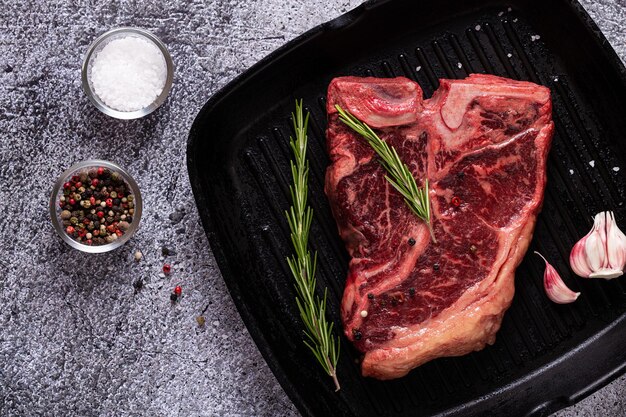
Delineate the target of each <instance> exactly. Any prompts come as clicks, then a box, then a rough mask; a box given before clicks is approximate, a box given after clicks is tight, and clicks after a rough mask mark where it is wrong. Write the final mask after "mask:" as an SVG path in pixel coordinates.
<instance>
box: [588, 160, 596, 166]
mask: <svg viewBox="0 0 626 417" xmlns="http://www.w3.org/2000/svg"><path fill="white" fill-rule="evenodd" d="M589 165H591V168H593V167H595V166H596V161H594V160H593V159H592V160H591V161H589Z"/></svg>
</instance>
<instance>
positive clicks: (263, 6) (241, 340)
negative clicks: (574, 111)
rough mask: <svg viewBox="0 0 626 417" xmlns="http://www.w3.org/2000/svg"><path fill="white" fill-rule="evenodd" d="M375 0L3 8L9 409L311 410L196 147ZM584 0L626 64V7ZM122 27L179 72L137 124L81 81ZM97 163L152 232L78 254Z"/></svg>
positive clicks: (606, 408)
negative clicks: (262, 312)
mask: <svg viewBox="0 0 626 417" xmlns="http://www.w3.org/2000/svg"><path fill="white" fill-rule="evenodd" d="M359 3H360V1H359V0H346V1H342V2H326V1H323V0H313V1H310V2H306V3H303V2H299V1H298V2H297V1H294V0H290V1H287V2H284V1H278V0H266V1H263V2H247V1H244V0H232V1H229V2H205V1H198V0H191V1H189V2H186V3H181V4H173V3H170V2H160V1H156V0H147V1H146V2H145V3H142V4H140V3H132V2H131V3H117V2H97V3H96V4H95V5H92V6H85V7H79V6H77V5H76V4H75V2H65V3H64V4H59V3H58V2H52V1H49V0H44V1H41V2H36V3H32V4H30V5H29V4H28V3H21V2H8V1H5V2H0V16H3V17H1V18H0V23H2V24H0V85H1V86H2V87H0V132H2V138H1V139H0V185H1V186H0V201H2V205H3V208H4V210H3V213H4V215H3V216H2V218H1V219H0V231H1V233H2V240H1V246H0V249H1V253H3V257H2V258H1V259H0V268H1V270H2V272H1V273H0V302H1V304H2V306H3V307H2V309H1V310H0V329H1V330H0V415H2V416H3V415H7V416H8V415H40V414H45V415H64V416H86V415H154V416H161V415H162V416H166V415H167V416H178V415H180V416H191V415H211V416H213V415H215V416H222V415H224V416H227V415H233V416H235V415H236V416H295V415H297V412H296V410H295V408H294V406H293V405H292V404H291V402H290V400H289V399H288V398H287V397H286V395H285V393H284V392H283V390H282V389H281V388H280V386H279V385H278V383H277V382H276V380H275V378H274V376H273V375H272V373H271V372H270V371H269V369H268V368H267V366H266V364H265V362H264V361H263V358H262V357H261V355H260V354H259V352H258V350H257V348H256V346H255V345H254V343H253V342H252V340H251V338H250V336H249V335H248V333H247V331H246V330H245V327H244V325H243V322H242V321H241V318H240V317H239V314H238V313H237V311H236V309H235V307H234V305H233V303H232V301H231V299H230V295H229V294H228V292H227V290H226V287H225V284H224V282H223V280H222V278H221V276H220V273H219V270H218V268H217V266H216V264H215V260H214V259H213V257H212V255H211V252H210V249H209V246H208V243H207V240H206V237H205V235H204V231H203V229H202V226H201V224H200V220H199V217H198V213H197V211H196V208H195V205H194V201H193V196H192V194H191V188H190V185H189V181H188V177H187V167H186V163H185V146H186V141H187V134H188V132H189V128H190V127H191V123H192V121H193V119H194V117H195V115H196V114H197V112H198V111H199V110H200V108H201V107H202V105H203V104H204V103H205V101H206V100H207V99H208V98H209V97H210V96H211V95H212V94H213V93H215V92H216V91H217V90H218V89H219V88H220V87H222V86H224V85H225V84H226V83H227V82H228V81H230V80H231V79H233V78H234V77H235V76H236V75H237V74H239V73H241V72H242V71H244V70H245V69H246V68H248V67H249V66H251V65H252V64H254V63H255V62H256V61H258V60H259V59H260V58H262V57H263V56H265V55H267V54H268V53H269V52H271V51H272V50H274V49H276V48H277V47H279V46H280V45H282V44H284V43H285V42H287V41H288V40H290V39H292V38H294V37H295V36H297V35H299V34H301V33H303V32H304V31H306V30H307V29H309V28H311V27H313V26H315V25H317V24H319V23H322V22H324V21H327V20H329V19H332V18H334V17H336V16H339V15H340V14H342V13H344V12H346V11H348V10H349V9H351V8H353V7H355V6H357V5H358V4H359ZM583 4H584V6H585V7H586V9H587V10H588V11H589V12H590V14H591V15H592V17H593V18H594V19H595V20H596V22H597V23H598V24H599V26H600V27H601V29H602V30H603V31H604V33H605V34H606V35H607V37H608V39H609V40H610V41H611V43H612V46H613V47H614V48H615V49H616V51H617V52H618V54H619V55H620V57H621V58H622V59H626V6H623V5H621V6H620V5H618V2H617V1H614V0H599V1H590V0H585V1H583ZM120 26H134V27H139V28H143V29H146V30H148V31H150V32H151V33H153V34H154V35H156V36H157V37H159V38H160V39H161V40H162V41H163V43H164V44H165V45H166V47H167V48H168V50H169V52H170V54H171V56H172V59H173V62H174V67H175V76H174V81H173V85H172V89H171V91H170V92H169V95H168V97H167V99H166V100H165V102H164V103H163V104H162V105H161V106H160V107H159V108H158V109H157V110H155V111H154V112H152V113H151V114H149V115H148V116H145V117H143V118H139V119H135V120H118V119H115V118H112V117H109V116H107V115H105V114H103V113H101V112H100V111H98V109H96V108H95V107H94V106H93V105H92V104H91V102H90V101H89V99H88V98H87V96H86V95H85V93H84V91H83V90H82V88H81V72H80V69H81V64H82V60H83V58H84V55H85V53H86V51H87V48H88V46H89V45H90V44H91V43H92V42H93V41H94V40H95V39H96V38H97V37H98V36H99V35H100V34H102V33H104V32H106V31H108V30H110V29H113V28H116V27H120ZM159 88H162V87H161V85H160V84H159V86H157V87H156V90H158V89H159ZM156 90H155V91H156ZM103 94H104V93H103ZM155 94H158V92H155ZM141 105H143V104H142V103H140V104H138V105H137V106H141ZM88 159H102V160H106V161H111V162H114V163H116V164H119V165H120V166H122V167H124V168H125V169H126V170H127V171H128V172H129V173H130V174H131V175H132V177H133V178H134V179H135V181H136V182H137V184H138V186H139V189H140V190H141V195H142V198H143V215H142V218H141V223H140V226H139V228H138V230H137V231H136V232H135V233H134V235H133V236H132V238H131V239H130V240H129V241H128V242H126V243H125V244H124V245H123V246H121V247H119V248H117V249H115V250H113V251H111V252H107V253H99V254H93V253H84V252H80V251H78V250H75V249H73V248H71V247H70V246H69V245H67V244H66V243H65V242H64V241H63V240H61V238H60V237H59V236H58V235H57V233H56V232H55V230H54V228H53V226H52V224H51V220H50V215H49V210H48V203H49V198H50V193H51V191H52V187H53V185H54V182H55V180H56V179H57V178H58V177H59V176H60V175H61V174H62V172H63V171H64V170H65V169H66V168H68V167H70V166H72V165H74V164H75V163H77V162H80V161H84V160H88ZM94 178H96V177H94ZM94 178H90V179H91V181H92V182H93V179H94ZM79 179H80V178H79ZM81 182H82V181H81ZM75 185H76V184H74V186H75ZM98 186H99V184H98V182H96V183H95V185H94V187H98ZM70 187H71V185H70ZM79 188H80V187H79ZM124 192H126V190H124ZM87 197H88V199H87V200H86V201H88V202H89V205H90V206H91V205H92V204H95V201H96V200H97V199H96V198H95V197H94V201H93V202H92V201H91V200H90V199H89V197H91V196H87ZM81 198H82V197H81ZM75 203H76V202H75ZM101 203H102V201H100V204H101ZM104 203H105V206H106V204H107V203H106V199H105V200H104ZM127 203H128V199H127V201H123V202H122V201H121V199H120V204H127ZM67 204H69V201H67ZM67 204H66V203H65V201H63V207H64V208H65V207H66V206H67ZM86 204H87V203H83V204H82V207H83V208H84V206H85V205H86ZM111 204H114V202H112V203H111ZM71 207H73V206H71V205H70V208H71ZM122 208H123V207H122ZM123 210H127V212H126V213H124V211H123ZM123 210H122V212H121V213H120V214H119V216H120V219H119V221H125V220H127V217H125V218H124V219H122V218H121V216H122V215H125V216H130V217H131V218H132V215H133V214H132V213H129V212H128V210H129V207H126V208H123ZM68 211H69V214H70V216H69V217H68V218H67V219H66V218H65V217H67V216H68V213H62V214H61V217H62V218H61V221H65V220H66V221H69V222H70V224H69V225H67V226H66V228H67V227H70V226H71V227H74V225H73V224H72V212H71V210H68ZM101 211H102V213H103V214H102V217H103V218H104V219H105V222H106V221H107V217H112V218H113V220H115V216H116V215H117V214H116V213H113V214H111V213H109V211H105V210H104V207H103V210H101ZM96 216H97V214H96ZM109 220H111V219H109ZM76 221H77V222H78V219H76ZM90 221H91V220H90ZM83 222H84V220H83ZM123 226H125V225H123ZM94 229H95V228H94ZM105 229H106V225H105ZM111 230H113V229H111ZM70 231H71V232H72V233H74V232H76V230H70ZM122 232H123V231H119V232H118V235H121V234H122ZM76 233H78V232H76ZM87 233H90V236H87ZM112 233H115V231H113V232H112ZM77 236H78V238H80V239H81V240H85V241H86V240H88V239H92V242H93V238H94V237H93V232H92V231H88V232H85V234H84V236H79V235H78V234H77ZM112 239H113V238H112ZM625 392H626V377H622V378H619V379H617V380H616V381H615V382H613V383H612V384H610V385H609V386H607V387H605V388H603V389H601V390H600V391H598V392H597V393H595V394H593V395H592V396H590V397H589V398H587V399H585V400H583V401H582V402H581V403H579V404H577V405H575V406H573V407H570V408H569V409H565V410H563V411H561V412H559V413H557V414H556V415H558V416H574V415H588V416H596V415H603V416H617V415H624V414H626V395H624V394H625Z"/></svg>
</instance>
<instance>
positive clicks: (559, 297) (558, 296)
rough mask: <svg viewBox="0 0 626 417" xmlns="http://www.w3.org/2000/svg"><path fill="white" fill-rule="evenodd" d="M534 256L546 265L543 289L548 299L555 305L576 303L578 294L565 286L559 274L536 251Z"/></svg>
mask: <svg viewBox="0 0 626 417" xmlns="http://www.w3.org/2000/svg"><path fill="white" fill-rule="evenodd" d="M535 254H537V255H539V256H540V257H541V259H543V261H544V262H545V263H546V270H545V271H544V273H543V288H544V289H545V290H546V295H547V296H548V298H549V299H550V300H552V301H553V302H555V303H557V304H569V303H573V302H574V301H576V300H577V299H578V296H579V295H580V293H579V292H574V291H572V290H570V289H569V288H568V287H567V285H565V283H564V282H563V280H562V279H561V276H560V275H559V273H558V272H556V269H554V267H553V266H552V265H550V263H549V262H548V261H547V260H546V258H544V257H543V255H542V254H540V253H539V252H537V251H535Z"/></svg>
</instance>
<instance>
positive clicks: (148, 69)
mask: <svg viewBox="0 0 626 417" xmlns="http://www.w3.org/2000/svg"><path fill="white" fill-rule="evenodd" d="M166 78H167V64H166V63H165V57H164V56H163V53H162V52H161V51H160V50H159V48H158V47H157V46H156V45H154V44H153V43H151V42H149V41H147V40H145V39H143V38H138V37H136V36H127V37H123V38H117V39H113V40H112V41H110V42H109V43H108V44H106V45H105V46H104V48H102V50H101V51H100V52H98V53H97V54H96V55H95V57H94V59H93V65H92V66H91V83H92V86H93V90H94V93H95V94H96V95H97V96H98V97H99V98H100V100H102V101H103V102H104V103H105V104H106V105H107V106H109V107H111V108H113V109H115V110H119V111H135V110H140V109H142V108H144V107H147V106H149V105H150V104H152V103H153V102H154V101H155V100H156V98H157V97H158V96H159V95H160V94H161V92H162V91H163V88H164V87H165V81H166Z"/></svg>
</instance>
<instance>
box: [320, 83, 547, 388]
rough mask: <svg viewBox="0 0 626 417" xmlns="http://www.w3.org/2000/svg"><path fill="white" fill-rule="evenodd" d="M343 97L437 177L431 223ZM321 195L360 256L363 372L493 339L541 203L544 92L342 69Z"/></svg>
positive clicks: (386, 372)
mask: <svg viewBox="0 0 626 417" xmlns="http://www.w3.org/2000/svg"><path fill="white" fill-rule="evenodd" d="M335 104H339V105H340V106H342V107H343V108H344V109H346V110H348V111H350V112H351V113H352V114H354V115H355V116H356V117H358V118H359V119H360V120H362V121H364V122H366V123H368V124H369V125H370V126H371V127H373V128H374V129H375V130H376V131H377V133H378V134H379V135H380V137H381V138H382V139H383V140H385V141H387V142H388V143H389V144H390V145H392V146H393V147H395V149H396V150H397V151H398V154H399V155H400V158H401V159H402V160H403V161H404V162H405V163H407V164H408V165H409V167H410V169H411V170H412V172H413V174H414V176H415V178H416V179H418V185H420V186H421V184H420V182H421V181H422V179H423V178H425V177H427V178H428V179H429V181H430V200H431V204H432V222H433V227H434V232H435V237H436V239H437V243H433V242H432V241H431V240H430V238H429V233H428V229H427V227H426V225H425V223H424V222H423V221H421V220H420V219H419V218H417V217H416V216H415V215H414V214H413V213H412V212H411V211H410V209H409V208H408V207H407V206H406V204H405V203H404V201H403V199H402V197H401V196H400V194H399V193H398V192H397V191H396V190H395V189H393V188H392V187H391V185H390V184H389V183H388V182H387V181H386V180H385V178H384V176H385V172H384V170H383V168H382V167H381V165H380V164H379V162H378V160H377V158H376V157H375V155H374V152H373V151H372V149H371V148H370V147H369V146H368V144H367V143H366V142H365V140H364V139H363V138H361V137H359V136H358V135H356V134H355V133H354V132H352V131H351V130H350V129H349V128H347V127H346V126H345V125H344V124H343V123H342V122H340V121H339V120H338V116H337V111H336V110H335ZM327 111H328V115H329V125H328V131H327V137H328V150H329V154H330V159H331V165H330V166H329V167H328V170H327V172H326V194H327V195H328V198H329V200H330V203H331V207H332V210H333V215H334V217H335V220H336V222H337V226H338V228H339V233H340V235H341V238H342V239H343V240H344V242H345V244H346V247H347V250H348V252H349V254H350V256H351V257H352V259H351V261H350V267H349V273H348V278H347V281H346V287H345V291H344V295H343V301H342V320H343V323H344V330H345V333H346V336H347V337H348V338H349V339H350V340H351V341H352V342H353V343H354V344H355V346H356V347H357V348H358V349H359V350H360V351H362V352H363V353H364V354H365V355H364V357H363V362H362V372H363V375H365V376H372V377H375V378H379V379H391V378H397V377H401V376H403V375H406V374H407V373H408V372H409V371H410V370H411V369H413V368H415V367H417V366H419V365H421V364H423V363H425V362H427V361H429V360H432V359H435V358H438V357H443V356H459V355H464V354H466V353H468V352H471V351H475V350H480V349H482V348H483V347H485V345H486V344H493V343H494V341H495V334H496V332H497V331H498V329H499V328H500V323H501V321H502V316H503V314H504V312H505V311H506V309H507V308H508V307H509V305H510V304H511V300H512V298H513V292H514V285H513V284H514V283H513V280H514V273H515V268H516V267H517V265H518V264H519V263H520V262H521V260H522V257H523V256H524V253H525V252H526V249H527V247H528V244H529V242H530V239H531V237H532V233H533V229H534V225H535V220H536V217H537V214H538V212H539V211H540V209H541V203H542V201H543V192H544V188H545V183H546V158H547V154H548V151H549V149H550V142H551V139H552V132H553V128H554V126H553V123H552V119H551V111H552V104H551V101H550V91H549V90H548V89H547V88H545V87H542V86H539V85H536V84H533V83H529V82H520V81H513V80H509V79H506V78H500V77H495V76H491V75H478V74H473V75H470V76H469V77H467V78H466V79H464V80H440V87H439V89H438V90H437V91H436V92H435V94H434V95H433V97H432V98H430V99H428V100H423V97H422V90H421V89H420V87H419V85H418V84H416V83H414V82H413V81H411V80H408V79H406V78H393V79H380V78H357V77H341V78H336V79H334V80H333V81H332V82H331V84H330V86H329V88H328V101H327Z"/></svg>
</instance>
